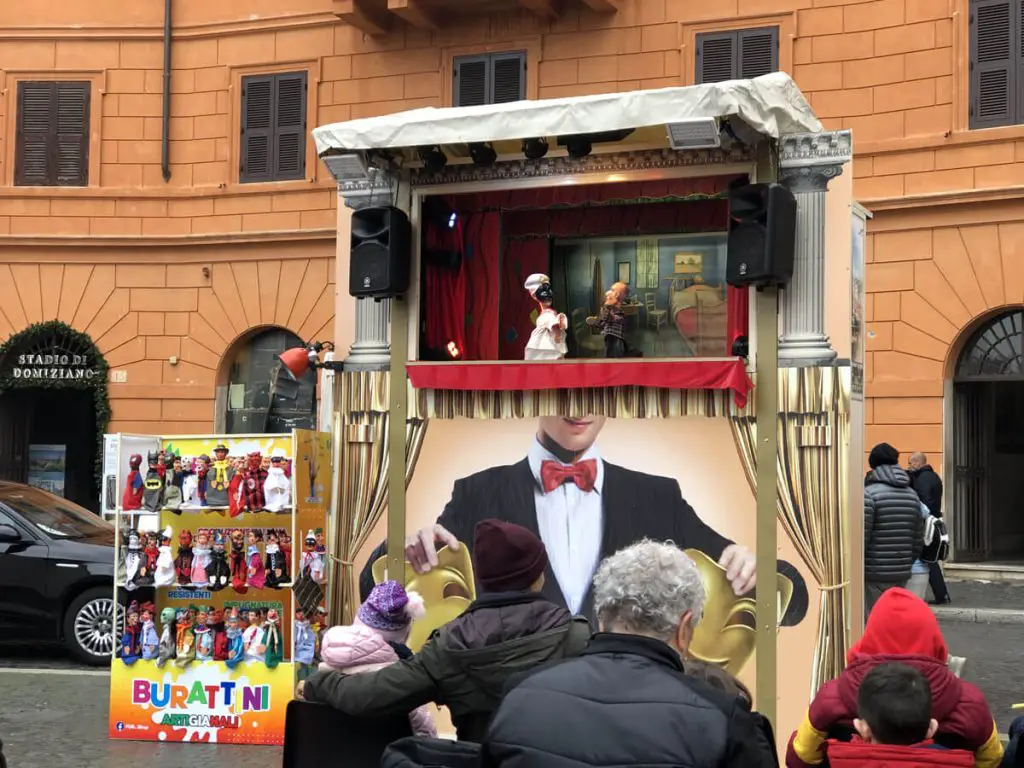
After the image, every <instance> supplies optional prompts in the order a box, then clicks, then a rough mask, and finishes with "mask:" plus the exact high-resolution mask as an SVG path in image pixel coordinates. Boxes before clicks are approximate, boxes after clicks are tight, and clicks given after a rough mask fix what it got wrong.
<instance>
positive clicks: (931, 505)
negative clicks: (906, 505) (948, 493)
mask: <svg viewBox="0 0 1024 768" xmlns="http://www.w3.org/2000/svg"><path fill="white" fill-rule="evenodd" d="M909 465H910V471H909V474H910V487H911V488H913V489H914V490H915V491H916V492H917V495H918V497H919V498H920V499H921V501H922V502H924V505H925V506H926V507H928V511H929V512H931V513H932V515H933V516H934V517H942V478H941V477H939V476H938V474H936V472H935V470H934V469H932V465H931V464H929V463H928V457H927V456H925V455H924V454H923V453H920V452H918V453H915V454H913V455H912V456H911V457H910V462H909ZM928 586H930V587H931V588H932V596H933V597H934V598H935V600H934V601H933V605H944V604H945V603H948V602H950V598H949V590H948V589H947V587H946V579H945V578H944V577H943V575H942V566H941V565H940V564H939V563H937V562H936V563H928Z"/></svg>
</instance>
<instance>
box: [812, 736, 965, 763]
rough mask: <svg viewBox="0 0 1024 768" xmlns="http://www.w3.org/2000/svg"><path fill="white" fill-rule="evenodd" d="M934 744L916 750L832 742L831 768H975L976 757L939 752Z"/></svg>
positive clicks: (916, 747) (857, 742) (924, 745)
mask: <svg viewBox="0 0 1024 768" xmlns="http://www.w3.org/2000/svg"><path fill="white" fill-rule="evenodd" d="M932 747H933V744H932V742H930V741H924V742H921V743H920V744H915V745H914V746H912V747H896V746H892V745H889V744H868V743H866V742H863V741H860V740H859V739H857V740H854V741H852V742H844V741H829V743H828V764H829V768H936V766H947V767H948V768H956V767H958V766H962V768H971V767H972V766H973V765H974V755H972V754H971V753H970V752H965V751H964V750H962V749H941V748H939V749H935V748H932Z"/></svg>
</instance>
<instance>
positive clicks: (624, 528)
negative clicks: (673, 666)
mask: <svg viewBox="0 0 1024 768" xmlns="http://www.w3.org/2000/svg"><path fill="white" fill-rule="evenodd" d="M535 485H536V480H535V479H534V477H533V472H532V471H531V470H530V463H529V461H528V460H526V459H523V460H522V461H519V462H517V463H515V464H512V465H508V466H501V467H491V468H490V469H485V470H483V471H482V472H477V473H476V474H473V475H470V476H469V477H464V478H462V479H460V480H456V481H455V486H454V488H453V489H452V498H451V500H450V501H449V502H448V504H446V505H445V508H444V511H443V512H442V513H441V516H440V517H439V518H438V519H437V522H438V523H439V524H441V525H443V526H444V527H445V528H447V529H448V530H449V531H451V532H452V533H453V534H454V535H455V538H457V539H458V540H459V541H460V542H462V543H463V544H464V545H465V546H468V547H469V548H470V553H471V554H472V545H473V529H474V527H475V526H476V524H477V523H478V522H480V521H481V520H486V519H488V518H498V519H500V520H505V521H506V522H510V523H516V524H517V525H521V526H523V527H524V528H526V529H528V530H530V531H532V532H533V533H535V534H537V535H538V536H539V535H540V531H539V528H538V526H537V505H536V503H535V502H534V486H535ZM601 493H602V500H603V506H604V515H603V517H604V530H603V531H602V536H601V559H604V558H606V557H608V556H609V555H611V554H613V553H615V552H618V551H619V550H620V549H623V548H624V547H628V546H630V545H631V544H635V543H636V542H637V541H639V540H640V539H643V538H649V539H654V540H655V541H672V542H673V543H675V544H677V545H678V546H680V547H682V548H683V549H698V550H700V551H701V552H704V553H705V554H707V555H708V556H710V557H712V558H713V559H715V560H717V559H718V558H719V557H721V555H722V550H724V549H725V548H726V547H727V546H729V545H730V544H732V543H733V542H731V541H729V540H728V539H727V538H725V537H724V536H722V535H720V534H719V533H717V532H716V531H715V530H713V529H712V528H711V527H709V526H708V525H707V524H706V523H705V522H704V521H703V520H701V519H700V518H699V517H697V513H696V512H694V511H693V507H691V506H690V505H689V504H687V503H686V501H685V500H684V499H683V495H682V492H681V491H680V489H679V483H678V482H677V481H675V480H673V479H671V478H667V477H659V476H657V475H647V474H644V473H643V472H636V471H634V470H631V469H625V468H624V467H620V466H617V465H615V464H610V463H609V462H607V461H605V462H604V484H603V486H602V491H601ZM385 554H387V542H385V543H384V544H382V545H381V546H379V547H377V549H376V550H374V552H373V554H372V555H370V560H369V562H368V563H367V564H366V566H365V567H364V568H363V571H362V574H361V575H360V580H359V586H360V594H361V599H362V600H365V599H366V597H367V595H368V594H369V592H370V590H371V589H373V574H372V572H371V566H372V564H373V562H374V561H376V560H377V558H379V557H381V556H383V555H385ZM779 572H780V573H782V574H784V575H785V576H787V577H789V578H790V580H792V581H793V582H794V584H793V586H794V592H793V599H792V601H791V602H790V607H789V610H787V612H786V616H785V617H784V619H783V624H784V625H787V626H789V625H793V624H797V623H798V622H799V621H800V620H801V619H803V617H804V615H805V614H806V612H807V586H806V584H805V583H804V580H803V578H802V577H801V576H800V573H799V572H798V571H797V570H796V569H795V568H794V567H793V566H792V565H790V564H789V563H786V562H785V561H779ZM542 594H543V595H544V596H545V597H546V598H547V599H548V600H550V601H551V602H553V603H555V604H556V605H560V606H563V607H565V596H564V595H563V594H562V589H561V587H560V586H559V584H558V581H557V579H556V578H555V574H554V571H553V570H552V568H551V565H550V564H549V565H548V568H547V572H546V573H545V579H544V589H543V590H542ZM580 613H581V614H582V615H584V616H586V617H587V618H589V619H591V620H593V619H594V596H593V593H592V591H590V590H588V591H587V595H586V597H585V598H584V601H583V605H582V606H581V608H580Z"/></svg>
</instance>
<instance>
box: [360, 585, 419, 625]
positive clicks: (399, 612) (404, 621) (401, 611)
mask: <svg viewBox="0 0 1024 768" xmlns="http://www.w3.org/2000/svg"><path fill="white" fill-rule="evenodd" d="M408 606H409V595H408V594H406V591H405V588H404V587H403V586H402V585H401V584H399V583H398V582H397V581H385V582H382V583H381V584H378V585H377V586H375V587H374V588H373V589H372V590H371V592H370V596H369V597H367V598H366V602H365V603H363V604H362V605H361V606H359V612H358V613H357V614H356V618H357V619H359V621H360V622H361V623H362V624H364V625H366V626H367V627H370V629H376V630H380V631H381V632H401V631H402V630H404V629H406V628H408V626H409V625H410V624H411V623H412V618H413V617H412V614H411V612H410V611H409V609H408Z"/></svg>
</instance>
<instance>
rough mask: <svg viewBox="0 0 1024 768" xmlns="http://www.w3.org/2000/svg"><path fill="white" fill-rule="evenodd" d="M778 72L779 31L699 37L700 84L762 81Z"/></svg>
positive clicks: (737, 32)
mask: <svg viewBox="0 0 1024 768" xmlns="http://www.w3.org/2000/svg"><path fill="white" fill-rule="evenodd" d="M778 69H779V28H778V27H760V28H757V29H739V30H735V31H730V32H704V33H702V34H699V35H697V63H696V73H697V77H696V80H697V83H720V82H722V81H723V80H737V79H747V78H751V77H760V76H761V75H767V74H768V73H769V72H776V71H778Z"/></svg>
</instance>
